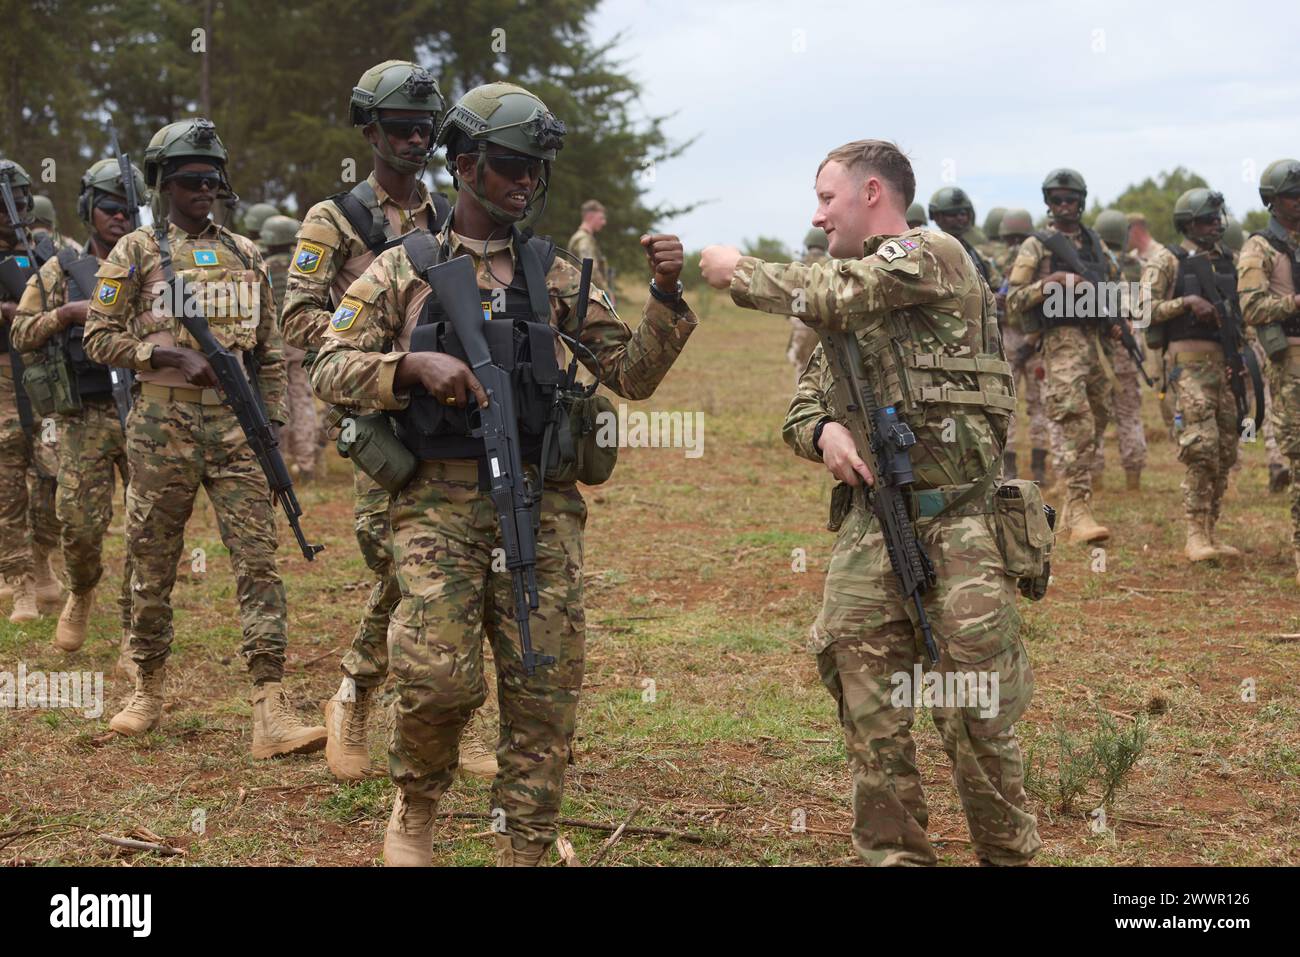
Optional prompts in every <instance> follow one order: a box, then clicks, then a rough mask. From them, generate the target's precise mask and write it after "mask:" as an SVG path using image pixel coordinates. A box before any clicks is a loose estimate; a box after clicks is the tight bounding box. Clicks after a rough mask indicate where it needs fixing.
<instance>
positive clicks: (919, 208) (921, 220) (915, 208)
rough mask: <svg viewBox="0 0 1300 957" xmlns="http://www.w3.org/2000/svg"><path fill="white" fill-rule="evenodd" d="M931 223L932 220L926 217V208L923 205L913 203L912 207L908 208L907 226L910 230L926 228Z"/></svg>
mask: <svg viewBox="0 0 1300 957" xmlns="http://www.w3.org/2000/svg"><path fill="white" fill-rule="evenodd" d="M929 222H930V220H929V219H928V218H926V215H925V206H924V205H923V204H922V203H920V202H916V203H912V205H910V206H908V207H907V225H908V227H909V228H911V229H915V228H916V227H918V226H924V225H926V224H927V223H929Z"/></svg>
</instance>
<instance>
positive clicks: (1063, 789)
mask: <svg viewBox="0 0 1300 957" xmlns="http://www.w3.org/2000/svg"><path fill="white" fill-rule="evenodd" d="M1096 768H1097V759H1096V757H1095V756H1094V755H1093V753H1092V750H1091V749H1089V748H1087V747H1085V746H1084V744H1083V742H1082V741H1080V740H1079V739H1078V738H1077V737H1075V736H1074V735H1073V734H1071V733H1070V732H1069V731H1068V730H1067V729H1066V727H1065V726H1064V725H1060V724H1058V725H1057V726H1056V781H1055V787H1054V794H1053V797H1054V798H1055V800H1056V809H1057V810H1058V811H1060V812H1062V813H1068V812H1069V811H1070V809H1071V808H1072V807H1074V802H1075V801H1077V800H1078V799H1079V798H1080V797H1082V796H1083V792H1084V791H1086V790H1087V789H1088V782H1089V780H1091V779H1092V775H1093V772H1094V771H1095V770H1096Z"/></svg>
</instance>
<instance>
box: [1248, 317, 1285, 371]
mask: <svg viewBox="0 0 1300 957" xmlns="http://www.w3.org/2000/svg"><path fill="white" fill-rule="evenodd" d="M1255 337H1256V338H1257V339H1259V345H1260V347H1261V348H1262V349H1263V350H1264V355H1266V356H1268V357H1269V358H1270V359H1272V360H1273V361H1274V362H1285V361H1286V349H1287V346H1289V345H1290V343H1289V342H1287V338H1286V331H1285V330H1284V329H1283V328H1282V323H1280V322H1266V323H1264V324H1263V325H1262V326H1256V327H1255Z"/></svg>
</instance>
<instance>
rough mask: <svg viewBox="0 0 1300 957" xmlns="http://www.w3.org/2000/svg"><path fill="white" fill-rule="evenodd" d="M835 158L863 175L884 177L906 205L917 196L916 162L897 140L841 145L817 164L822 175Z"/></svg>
mask: <svg viewBox="0 0 1300 957" xmlns="http://www.w3.org/2000/svg"><path fill="white" fill-rule="evenodd" d="M831 162H834V163H839V164H840V165H842V166H843V167H844V168H845V169H847V170H849V171H851V172H855V173H858V174H859V175H864V176H865V175H872V176H876V177H877V178H879V179H882V180H884V181H885V182H886V183H888V184H889V185H890V187H891V188H892V189H893V190H894V191H895V192H896V193H898V195H899V196H901V197H902V198H903V208H904V209H906V208H907V207H908V206H911V205H912V200H914V199H916V174H915V173H913V172H912V162H911V160H909V159H908V158H907V154H906V153H904V152H903V151H902V150H901V149H899V148H898V144H897V143H891V142H889V141H888V140H854V141H853V142H852V143H845V144H844V145H843V146H837V147H836V148H835V149H833V150H831V151H830V152H829V153H827V154H826V158H825V159H824V160H822V162H821V166H818V167H817V173H818V175H820V174H821V171H822V169H823V168H824V167H825V166H826V164H827V163H831Z"/></svg>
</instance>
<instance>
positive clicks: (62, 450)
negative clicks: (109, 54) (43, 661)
mask: <svg viewBox="0 0 1300 957" xmlns="http://www.w3.org/2000/svg"><path fill="white" fill-rule="evenodd" d="M132 175H133V177H134V179H135V182H134V184H133V185H134V189H135V195H136V196H137V197H143V196H144V195H145V182H144V176H143V175H142V174H141V173H140V171H139V170H138V169H136V168H135V167H132ZM126 197H127V189H126V186H125V185H123V183H122V173H121V169H120V167H119V165H118V162H117V160H115V159H103V160H99V161H98V162H97V163H94V164H93V165H92V166H91V167H90V169H88V170H86V172H85V174H84V175H83V176H82V177H81V190H80V193H79V195H78V198H77V213H78V215H79V216H80V217H81V219H82V221H83V222H84V223H86V225H87V226H88V227H89V228H90V239H89V241H88V242H87V243H86V245H85V247H84V248H77V249H76V250H75V251H74V250H62V251H60V252H59V254H58V255H57V256H55V257H54V258H52V259H50V260H48V261H47V262H46V263H45V265H44V266H43V267H42V268H41V273H40V281H41V284H42V286H43V287H44V290H45V294H44V297H42V296H41V295H40V294H39V293H38V291H37V290H36V288H35V284H34V283H33V284H31V285H29V286H28V289H27V293H26V294H25V295H24V296H23V301H22V303H21V304H20V305H19V307H18V315H17V317H16V318H15V320H14V328H13V341H14V344H15V345H16V346H17V347H18V348H20V349H22V350H23V351H24V352H32V351H35V350H37V349H42V348H45V347H46V346H47V344H48V343H49V342H51V341H53V342H54V343H56V344H57V346H58V351H59V354H60V362H61V363H63V364H64V366H65V368H66V369H67V370H68V372H69V373H70V374H69V375H68V376H67V378H66V379H65V380H63V381H64V383H66V385H61V386H60V387H59V391H62V390H63V389H65V388H67V387H68V386H70V387H71V389H70V390H69V392H70V394H68V395H66V396H61V398H60V403H61V404H62V406H63V408H61V409H59V410H57V411H59V412H60V414H59V416H58V419H59V442H58V446H57V448H58V456H59V472H58V493H57V497H56V499H55V510H56V514H57V517H58V520H59V524H60V526H61V536H62V547H63V562H64V568H65V574H66V577H67V582H68V590H69V594H68V600H67V604H65V605H64V608H63V613H62V614H61V615H60V616H59V624H58V628H57V630H56V632H55V638H54V644H55V646H56V647H57V648H60V649H62V650H63V651H69V652H71V651H76V650H77V649H78V648H80V647H81V646H82V644H83V643H84V642H85V640H86V629H87V628H88V626H89V624H90V615H91V611H92V609H93V608H94V604H95V589H96V586H98V584H99V580H100V578H101V577H103V573H104V565H103V545H104V534H105V532H107V531H108V525H109V521H110V520H111V519H112V517H113V496H114V482H115V473H118V474H120V475H121V477H122V481H123V484H125V482H126V477H127V462H126V438H125V436H124V434H123V431H122V423H121V421H120V420H119V418H118V409H117V404H116V402H115V401H114V398H113V385H112V381H111V379H110V377H109V369H108V367H106V366H102V365H100V364H99V363H96V362H92V361H91V360H90V359H89V358H87V356H86V352H85V348H84V343H83V331H84V327H85V324H86V318H87V316H88V313H89V305H90V303H89V296H90V294H91V293H92V292H94V285H95V284H94V283H92V282H89V281H87V280H86V279H85V278H84V276H85V272H84V267H83V269H82V270H79V269H78V266H79V265H80V264H79V260H81V259H83V257H84V258H85V260H86V262H87V263H88V264H90V265H91V269H90V274H91V275H94V271H95V269H97V268H98V265H97V263H102V262H103V260H105V259H107V258H108V254H109V252H111V251H112V249H113V248H114V247H115V246H116V245H117V242H118V240H119V239H121V238H122V237H123V236H125V235H126V234H127V233H128V232H129V231H130V230H131V218H130V217H131V216H132V215H133V213H134V210H133V209H130V208H129V207H128V206H127V203H126ZM77 274H79V275H81V276H82V277H83V278H82V279H81V280H80V281H79V280H78V279H77V278H76V275H77ZM118 605H119V610H120V617H121V622H122V649H123V652H124V653H123V655H122V658H121V660H120V661H119V664H120V666H121V668H122V670H123V671H124V672H126V673H127V674H128V676H133V675H132V670H133V666H134V662H133V661H132V660H131V658H130V656H129V654H127V653H126V652H127V643H128V641H129V637H130V630H131V564H130V560H129V558H128V560H127V563H126V565H125V567H124V569H123V574H122V588H121V594H120V596H119V600H118Z"/></svg>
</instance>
